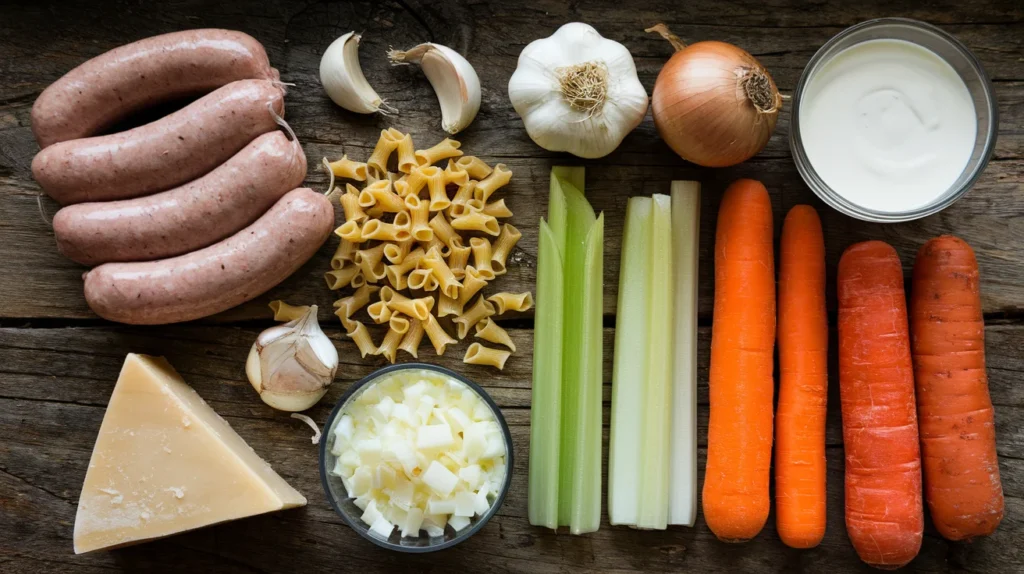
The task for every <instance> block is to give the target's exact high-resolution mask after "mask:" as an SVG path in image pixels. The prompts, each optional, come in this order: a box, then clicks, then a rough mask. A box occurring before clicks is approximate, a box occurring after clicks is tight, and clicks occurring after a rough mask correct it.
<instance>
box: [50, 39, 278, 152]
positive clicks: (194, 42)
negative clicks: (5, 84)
mask: <svg viewBox="0 0 1024 574" xmlns="http://www.w3.org/2000/svg"><path fill="white" fill-rule="evenodd" d="M277 78H278V73H277V70H275V69H274V68H271V67H270V62H269V60H267V52H266V50H264V49H263V45H262V44H260V43H259V42H257V41H256V39H255V38H253V37H252V36H250V35H248V34H244V33H242V32H236V31H233V30H217V29H207V30H184V31H181V32H173V33H171V34H163V35H161V36H153V37H152V38H146V39H144V40H139V41H138V42H133V43H131V44H127V45H125V46H121V47H119V48H114V49H113V50H110V51H109V52H106V53H104V54H101V55H99V56H96V57H95V58H93V59H91V60H89V61H88V62H85V63H83V64H81V65H80V66H78V67H77V68H75V69H74V70H71V71H70V72H68V73H67V74H64V76H62V77H61V78H60V79H58V80H57V81H56V82H54V83H52V84H50V86H49V87H48V88H46V89H45V90H43V93H42V94H40V95H39V98H38V99H36V103H35V104H34V105H33V106H32V132H33V133H34V134H35V136H36V141H38V142H39V147H47V146H49V145H52V144H55V143H58V142H62V141H67V140H73V139H78V138H84V137H88V136H93V135H96V134H97V133H99V132H100V131H101V130H103V129H105V128H107V127H110V126H111V125H113V124H114V123H116V122H117V121H118V120H120V119H123V118H124V117H126V116H128V115H130V114H131V113H133V112H137V111H139V110H141V109H144V108H146V107H149V106H152V105H155V104H159V103H163V102H168V101H172V100H175V99H178V98H183V97H186V96H193V95H198V94H202V93H204V92H208V91H210V90H215V89H217V88H219V87H221V86H223V85H225V84H229V83H231V82H234V81H235V80H246V79H254V80H276V79H277Z"/></svg>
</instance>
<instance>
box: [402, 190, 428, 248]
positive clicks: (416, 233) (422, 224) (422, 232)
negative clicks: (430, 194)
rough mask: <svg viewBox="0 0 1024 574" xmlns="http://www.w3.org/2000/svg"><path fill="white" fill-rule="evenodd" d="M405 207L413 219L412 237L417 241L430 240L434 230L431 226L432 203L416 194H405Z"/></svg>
mask: <svg viewBox="0 0 1024 574" xmlns="http://www.w3.org/2000/svg"><path fill="white" fill-rule="evenodd" d="M405 207H406V208H408V210H409V217H410V218H411V220H412V228H411V229H410V231H411V233H412V238H413V239H415V240H416V241H430V240H431V239H433V238H434V230H433V229H431V228H430V221H429V219H430V204H429V203H427V202H426V201H424V200H422V199H420V198H419V197H417V196H415V195H407V196H405Z"/></svg>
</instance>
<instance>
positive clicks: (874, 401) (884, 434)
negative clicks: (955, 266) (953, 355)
mask: <svg viewBox="0 0 1024 574" xmlns="http://www.w3.org/2000/svg"><path fill="white" fill-rule="evenodd" d="M837 283H838V291H839V395H840V399H841V400H842V405H843V446H844V449H845V451H846V529H847V531H848V533H849V535H850V541H851V542H853V547H854V548H855V549H856V550H857V554H859V555H860V558H861V560H863V561H864V562H867V563H868V564H869V565H871V566H874V567H876V568H883V569H895V568H899V567H901V566H903V565H905V564H907V563H908V562H910V561H911V560H913V559H914V556H917V553H918V551H919V550H920V549H921V538H922V534H923V531H924V509H923V505H922V502H921V453H920V445H919V443H918V437H917V410H916V407H915V405H914V372H913V367H912V365H911V359H910V334H909V333H908V328H907V303H906V298H905V296H904V293H903V268H902V266H901V265H900V259H899V256H898V255H896V250H895V249H893V248H892V247H890V246H889V245H888V244H886V243H883V242H881V241H867V242H864V243H858V244H856V245H853V246H851V247H850V248H848V249H847V250H846V252H845V253H843V256H842V258H841V259H840V260H839V273H838V277H837Z"/></svg>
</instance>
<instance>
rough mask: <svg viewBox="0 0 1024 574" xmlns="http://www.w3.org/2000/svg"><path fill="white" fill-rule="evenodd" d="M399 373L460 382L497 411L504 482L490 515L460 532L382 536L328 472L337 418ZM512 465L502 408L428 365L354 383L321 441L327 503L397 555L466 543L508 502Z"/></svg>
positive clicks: (397, 367)
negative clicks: (502, 442) (375, 385)
mask: <svg viewBox="0 0 1024 574" xmlns="http://www.w3.org/2000/svg"><path fill="white" fill-rule="evenodd" d="M399 371H434V372H436V373H440V374H443V375H445V376H448V377H451V378H452V379H455V380H456V381H459V382H460V383H462V384H464V385H466V386H467V387H468V388H469V389H471V390H472V391H473V392H475V393H476V394H477V396H479V397H480V399H481V400H482V401H484V403H486V404H487V406H488V407H490V409H491V411H492V412H494V419H495V421H497V423H498V426H499V427H501V433H502V436H503V437H504V439H505V480H504V482H503V483H502V485H501V489H500V491H499V492H498V494H497V496H496V497H495V499H494V502H493V503H492V504H491V507H490V508H489V509H488V510H487V512H486V513H485V514H484V515H483V516H474V517H473V519H472V521H471V522H470V524H469V526H467V527H465V528H463V529H462V530H461V531H459V532H455V530H454V529H453V528H452V527H451V526H450V525H448V526H445V530H444V535H443V536H433V537H431V536H428V535H427V534H426V532H425V531H423V530H421V531H420V535H419V536H418V537H416V538H413V537H402V535H401V532H400V531H399V530H397V529H396V530H395V531H394V532H392V533H391V536H390V537H389V538H387V539H385V538H384V537H383V536H379V535H377V534H376V533H374V532H371V531H370V527H369V526H368V525H367V524H366V523H364V522H363V521H362V520H361V519H360V517H361V516H362V514H363V511H362V510H360V509H359V507H358V506H356V505H355V503H354V502H353V501H352V499H351V498H350V497H349V496H348V492H347V491H346V490H345V485H344V484H343V483H342V481H341V477H339V476H335V475H334V474H332V473H331V472H329V471H330V470H331V469H333V468H334V463H335V460H336V459H337V457H336V456H334V455H333V454H331V445H332V443H333V442H334V432H333V430H334V423H335V419H337V418H338V417H340V416H341V413H342V412H343V411H344V410H345V407H347V406H348V405H349V404H350V403H351V402H352V401H354V400H355V398H356V397H358V396H359V393H361V392H362V391H363V390H364V389H366V388H369V386H370V385H372V384H373V383H375V382H377V381H378V380H379V379H381V378H382V377H385V376H387V375H391V374H393V373H395V372H399ZM512 463H513V460H512V433H511V432H509V428H508V423H506V422H505V417H503V416H502V414H501V409H499V408H498V405H497V404H495V403H494V400H493V399H491V397H490V395H488V394H487V392H486V391H484V390H483V389H482V388H481V387H480V386H479V385H477V384H476V383H474V382H473V381H470V380H469V379H467V378H465V377H463V376H462V375H460V374H458V373H455V372H453V371H450V370H448V369H445V368H444V367H438V366H435V365H428V364H426V363H403V364H400V365H391V366H389V367H385V368H383V369H379V370H377V371H374V372H373V373H371V374H370V375H369V376H367V377H365V378H364V379H362V380H360V381H358V382H356V383H355V384H353V385H352V386H351V387H350V388H349V389H348V390H347V391H345V394H344V395H342V396H341V398H340V399H338V403H337V404H336V405H335V406H334V410H332V411H331V414H330V416H328V417H327V422H326V424H325V426H324V433H323V439H322V440H321V441H320V481H321V482H322V483H323V487H324V493H325V494H326V495H327V501H328V502H330V503H331V506H332V507H334V510H335V511H336V512H337V513H338V515H340V516H341V518H342V520H344V521H345V523H346V524H348V525H349V526H350V527H351V528H352V530H355V531H356V532H358V533H359V535H360V536H362V537H363V538H365V539H367V540H369V541H370V542H373V543H374V544H376V545H377V546H380V547H382V548H387V549H389V550H396V551H398V552H410V553H423V552H435V551H437V550H443V549H445V548H450V547H452V546H455V545H456V544H458V543H460V542H462V541H463V540H466V539H467V538H469V537H470V536H472V535H473V534H475V533H476V532H477V531H479V530H480V529H481V528H483V527H484V525H485V524H487V522H488V521H489V520H490V519H491V517H492V516H494V515H495V514H496V513H497V512H498V509H499V508H501V504H502V503H503V502H504V501H505V495H506V494H507V493H508V489H509V485H510V484H511V483H512V469H513V465H512Z"/></svg>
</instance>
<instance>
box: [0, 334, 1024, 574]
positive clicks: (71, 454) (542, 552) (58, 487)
mask: <svg viewBox="0 0 1024 574" xmlns="http://www.w3.org/2000/svg"><path fill="white" fill-rule="evenodd" d="M256 332H257V330H256V329H253V328H229V327H188V326H181V327H172V328H167V329H141V328H121V327H119V328H91V327H90V328H55V329H0V436H5V437H9V438H8V440H6V441H4V443H3V445H2V446H0V507H3V508H4V509H5V512H4V513H2V514H0V530H5V531H6V530H10V531H11V532H16V535H15V537H14V538H13V540H12V542H13V544H12V545H11V548H12V549H13V552H9V555H7V556H5V554H4V551H3V550H0V559H4V558H6V559H8V560H9V562H10V563H11V565H13V566H14V570H12V571H15V572H20V571H23V570H24V569H25V567H26V566H25V565H26V564H28V563H29V562H28V561H30V560H31V561H35V560H36V559H40V560H49V561H52V562H50V563H48V566H49V567H52V568H53V569H54V570H59V569H61V568H64V567H70V566H71V565H74V566H75V567H79V566H80V567H83V568H88V567H96V568H100V567H108V566H113V565H119V566H121V567H127V568H133V569H135V568H146V567H149V566H151V565H154V564H160V563H161V561H163V560H168V559H170V557H174V563H175V564H177V565H179V566H181V567H186V566H187V567H190V568H202V567H213V566H212V565H216V567H217V568H218V569H226V570H239V571H241V570H245V569H260V570H264V571H278V570H285V569H288V568H294V567H295V566H296V565H297V564H298V565H301V568H303V569H305V568H309V569H312V568H317V567H322V566H323V565H326V564H331V565H334V566H335V567H340V568H342V569H345V568H346V567H347V568H360V569H365V568H374V567H380V568H384V567H387V566H391V567H406V568H409V567H413V568H418V567H424V568H425V567H427V566H428V565H430V564H440V563H443V564H445V566H446V567H448V568H457V567H461V568H470V569H473V568H475V567H479V561H480V560H489V559H490V560H493V559H495V558H497V559H500V560H501V562H502V565H503V566H502V568H503V569H504V570H507V571H513V572H518V571H523V572H526V571H529V572H536V571H542V572H543V571H552V572H553V571H563V570H565V569H570V568H572V567H585V568H594V569H596V568H606V569H616V570H637V571H669V570H676V571H677V570H679V569H692V568H697V569H699V570H701V571H709V572H718V571H721V572H726V571H736V569H743V570H746V571H751V570H757V571H788V570H789V569H793V568H800V569H805V570H807V571H821V570H823V569H825V568H828V569H831V570H835V571H839V572H851V571H859V570H862V569H863V568H862V566H861V565H860V564H859V562H858V561H857V559H856V556H855V554H854V553H853V550H852V548H851V547H850V545H849V542H848V541H847V538H846V535H845V528H844V526H843V517H842V516H843V515H842V511H841V508H842V478H841V477H842V449H841V442H842V437H841V432H840V424H841V423H840V419H839V415H838V409H837V408H834V407H833V408H832V409H830V410H831V416H830V417H829V420H828V426H829V432H828V443H829V444H830V445H832V446H830V448H829V489H828V494H829V499H828V500H829V507H830V509H831V511H830V512H829V524H828V532H827V534H826V539H825V541H824V542H823V543H822V546H820V547H819V548H817V549H815V550H813V551H809V552H798V551H793V550H790V549H787V548H785V547H784V546H783V545H782V543H781V542H780V541H779V540H778V536H777V534H776V533H775V530H774V526H773V522H772V521H771V520H770V521H769V524H768V526H767V527H766V528H765V531H764V532H763V533H762V534H761V535H760V536H758V538H757V539H756V540H754V541H753V542H751V543H749V544H747V545H744V546H742V547H739V548H737V547H733V546H728V545H724V544H721V543H718V542H717V541H715V540H714V537H713V536H712V535H711V534H710V532H709V531H708V530H707V527H706V526H705V525H704V524H703V523H702V522H700V523H699V524H698V527H697V528H695V529H677V528H674V529H672V530H670V531H668V532H664V533H660V532H645V533H639V532H636V531H632V530H629V529H623V528H612V527H610V526H608V525H607V523H606V524H605V525H604V526H603V527H602V529H601V531H600V532H598V533H597V534H594V535H591V536H585V537H571V536H567V535H565V534H561V535H557V536H555V535H553V534H552V533H550V532H548V531H545V530H544V529H539V528H533V527H530V526H529V525H528V524H527V522H526V473H525V468H526V461H527V460H528V457H529V426H528V424H529V412H528V407H529V402H530V397H529V386H530V383H529V378H530V364H529V363H530V350H531V347H532V345H531V343H532V336H531V332H530V331H528V330H522V329H513V330H512V334H513V337H514V339H515V341H516V343H517V345H518V346H520V347H521V352H520V354H518V355H517V356H515V357H514V358H513V359H512V360H511V361H510V363H509V366H508V368H507V369H506V371H505V372H502V373H495V372H492V371H490V370H486V369H483V368H478V367H465V366H461V365H459V364H458V356H459V354H458V353H452V354H449V355H446V356H445V357H442V358H438V359H435V358H434V357H432V356H430V357H425V358H426V359H427V360H429V361H431V362H436V363H438V364H441V365H445V366H449V367H455V368H459V369H460V370H461V371H462V372H465V373H466V374H467V375H468V376H470V377H471V378H473V379H474V380H476V381H478V382H480V383H481V384H482V385H483V386H484V387H485V388H487V389H488V390H489V392H490V393H491V394H492V396H494V397H495V399H496V400H497V402H498V403H499V405H500V406H502V408H503V411H504V414H505V416H506V418H507V420H508V421H509V423H510V426H511V428H512V434H513V442H514V446H515V456H516V461H517V463H516V468H517V471H516V473H515V477H514V479H513V485H512V489H511V491H510V493H509V497H508V499H507V500H506V503H505V505H504V506H503V508H502V510H501V512H500V514H499V516H498V517H497V518H496V519H495V521H494V523H492V524H491V525H489V526H488V527H487V528H486V529H485V530H484V531H483V532H481V533H480V534H479V535H477V536H476V537H474V538H473V539H472V540H471V541H469V542H467V543H466V544H465V545H463V546H461V547H459V548H458V549H456V550H453V551H452V552H450V553H445V554H444V557H443V562H438V561H437V560H441V558H433V557H424V558H408V557H399V556H396V555H392V554H388V553H384V552H382V551H380V550H378V549H376V548H375V547H373V546H372V545H370V544H369V543H366V542H365V541H363V540H362V539H360V538H358V537H357V536H356V535H355V534H353V533H351V532H349V531H348V530H347V528H346V527H345V526H343V525H342V523H341V521H340V519H339V518H337V517H336V516H335V515H334V514H333V511H332V510H331V508H330V507H329V506H328V505H327V504H326V502H325V500H324V499H323V497H322V495H321V490H320V485H319V479H318V477H317V471H316V468H317V466H316V464H317V463H316V458H317V455H316V450H315V449H314V448H313V447H312V446H311V445H309V443H308V442H307V437H308V435H309V433H308V431H307V429H306V427H305V426H304V425H302V424H300V423H299V422H298V421H294V420H291V419H289V418H287V416H286V415H285V414H284V413H279V412H275V411H273V410H272V409H270V408H269V407H267V406H266V405H264V404H263V403H261V402H260V401H259V400H258V399H257V397H256V396H255V393H254V392H253V391H252V389H251V388H250V387H249V385H248V383H247V382H246V381H245V379H244V374H243V363H244V360H245V356H246V353H247V352H248V348H249V345H250V344H251V341H252V340H253V338H254V337H255V335H256ZM986 334H987V344H986V350H987V353H988V360H989V364H990V369H989V372H990V376H991V389H992V398H993V401H994V402H995V403H996V405H997V407H996V408H997V430H998V434H997V439H998V444H999V454H1000V466H1001V470H1002V473H1003V480H1004V489H1005V492H1006V496H1007V518H1006V520H1005V521H1004V523H1003V525H1002V526H1001V527H1000V529H999V530H998V531H997V533H996V535H995V536H993V537H992V538H991V539H989V540H983V541H979V542H978V543H976V544H974V545H957V544H951V543H948V542H945V541H943V540H941V539H940V538H939V537H938V536H937V535H936V534H935V533H934V531H933V530H931V527H930V526H929V530H928V535H927V536H926V540H925V547H924V549H923V550H922V553H921V556H920V557H919V558H918V559H917V561H915V562H914V566H915V567H916V568H918V569H922V570H932V571H936V570H945V569H947V568H948V567H950V564H947V563H946V560H951V561H952V565H957V566H959V567H962V568H966V569H968V570H972V571H995V570H999V571H1006V568H1009V567H1011V565H1013V564H1015V563H1016V561H1019V560H1020V559H1021V558H1022V551H1021V550H1020V549H1019V548H1017V546H1018V545H1016V544H1014V543H1013V542H1012V540H1014V539H1015V537H1019V536H1021V535H1024V529H1022V524H1021V521H1020V519H1019V516H1021V514H1020V512H1021V511H1024V462H1022V461H1024V391H1021V390H1020V389H1019V386H1018V385H1016V382H1017V380H1018V379H1019V376H1020V372H1021V370H1022V368H1024V364H1022V362H1021V361H1022V359H1021V357H1020V356H1019V349H1020V348H1021V347H1022V346H1024V327H1022V326H1016V325H994V326H990V327H988V329H987V330H986ZM332 335H333V336H334V337H335V341H336V343H337V344H338V347H339V349H340V351H341V356H342V358H343V359H342V360H343V363H342V366H341V368H340V372H339V377H338V381H337V382H336V383H335V385H334V386H333V387H332V388H331V390H330V392H329V393H328V395H327V397H326V398H325V400H324V401H322V403H321V404H320V405H318V406H317V407H316V408H314V409H312V411H310V414H311V415H312V416H313V417H314V418H315V419H316V420H318V421H321V422H322V421H323V420H325V418H326V416H327V414H328V413H329V411H330V408H331V407H332V406H333V403H334V401H336V400H337V399H338V397H339V396H340V395H341V394H342V393H343V392H344V390H345V389H346V388H347V387H348V384H349V383H350V382H351V381H352V380H354V379H357V378H360V377H362V376H365V375H366V374H368V373H369V372H370V371H372V370H373V369H374V368H376V366H378V365H377V363H376V362H374V361H362V360H359V359H358V356H357V355H356V354H355V348H354V346H353V345H352V344H351V343H350V342H349V341H347V340H346V339H344V338H341V337H338V333H336V332H332ZM605 339H606V344H605V349H606V360H605V363H606V364H605V371H604V372H605V379H606V384H605V401H606V402H607V401H608V400H609V399H610V383H609V382H608V379H609V376H610V375H609V374H610V368H609V367H610V361H611V339H612V331H611V330H610V329H609V330H606V333H605ZM709 342H710V333H709V330H708V329H706V328H702V329H701V330H700V338H699V350H700V353H699V356H698V360H699V364H700V365H702V368H701V370H700V371H699V373H698V377H699V380H700V386H699V389H698V390H699V403H700V404H701V405H702V408H701V411H702V413H701V414H702V417H701V419H702V422H701V424H700V425H699V431H698V432H699V437H698V439H699V444H700V445H701V453H700V460H701V461H703V459H704V455H705V453H704V450H703V447H704V445H705V444H706V411H707V408H706V406H704V405H706V404H707V372H706V369H705V368H704V367H703V366H704V365H706V364H707V352H708V346H709ZM456 350H458V349H456ZM128 351H137V352H149V353H162V354H164V355H166V356H167V357H168V358H169V360H171V362H172V364H174V365H175V366H176V367H177V368H178V369H179V370H180V371H181V373H182V374H183V376H184V377H185V379H186V380H187V381H188V382H189V383H190V384H192V385H193V386H194V387H195V388H196V390H197V391H198V392H199V393H200V394H201V395H202V396H203V397H204V398H205V399H206V400H207V401H208V402H209V403H210V404H211V406H213V408H214V409H215V410H217V412H218V413H220V414H221V415H222V416H224V417H225V418H226V419H227V420H228V421H229V422H230V423H231V425H232V427H233V428H235V430H237V431H238V432H239V434H241V435H242V437H243V438H245V439H246V440H247V441H248V442H249V443H250V444H251V445H252V446H253V447H254V448H255V449H256V450H257V452H259V453H260V455H261V456H264V457H265V458H266V459H267V460H268V461H270V462H271V463H272V464H273V465H274V467H275V469H277V470H278V472H280V473H281V474H282V476H284V477H285V478H286V479H287V480H289V481H290V482H291V483H292V484H293V485H294V486H296V487H297V488H298V489H299V490H301V491H302V492H303V493H305V494H306V495H307V497H308V498H309V499H310V504H309V506H308V507H306V508H304V509H300V510H296V511H289V512H284V513H278V514H275V515H270V516H265V517H258V518H254V519H251V520H245V521H241V522H237V523H234V524H231V525H226V526H221V527H215V528H212V529H207V530H204V531H200V532H196V533H190V534H186V535H183V536H178V537H173V538H170V539H168V540H165V541H160V542H155V543H150V544H146V545H143V546H139V547H136V548H131V549H125V550H122V551H118V552H116V553H106V554H104V553H99V554H93V555H85V556H80V557H74V556H72V555H71V545H70V536H71V531H72V525H73V522H74V512H75V502H76V501H77V496H78V492H79V489H80V485H81V481H82V478H83V476H84V473H85V470H86V465H87V464H88V459H89V454H90V452H91V448H92V443H93V440H94V438H95V433H96V431H97V430H98V428H99V425H100V422H101V420H102V417H103V412H104V407H105V404H106V401H107V398H108V397H109V394H110V391H111V389H112V388H113V384H114V381H115V380H116V377H117V373H118V370H119V369H120V366H121V362H122V360H123V357H124V354H125V353H126V352H128ZM427 354H428V355H429V353H427ZM830 390H831V392H830V395H831V396H830V402H831V404H832V405H837V404H838V395H837V391H838V385H837V383H836V380H835V368H834V366H833V369H832V377H831V389H830ZM607 421H608V414H607V412H606V413H605V423H606V425H605V432H604V434H605V437H604V440H605V444H606V448H605V452H606V453H607ZM40 515H45V516H47V519H46V520H37V519H36V517H38V516H40ZM5 521H6V523H5ZM15 525H17V526H18V527H17V528H14V526H15ZM5 527H6V528H5ZM345 556H351V558H348V559H343V558H344V557H345ZM0 563H2V562H0Z"/></svg>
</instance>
